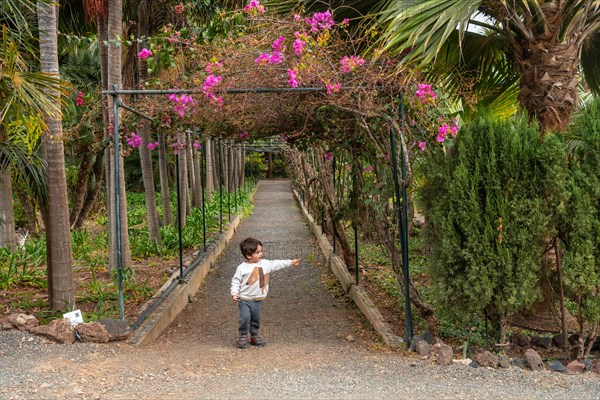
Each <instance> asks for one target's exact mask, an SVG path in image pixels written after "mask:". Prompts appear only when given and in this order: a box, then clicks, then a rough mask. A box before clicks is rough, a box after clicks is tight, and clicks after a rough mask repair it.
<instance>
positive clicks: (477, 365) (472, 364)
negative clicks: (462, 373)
mask: <svg viewBox="0 0 600 400" xmlns="http://www.w3.org/2000/svg"><path fill="white" fill-rule="evenodd" d="M469 367H471V368H479V364H477V362H475V361H471V364H469Z"/></svg>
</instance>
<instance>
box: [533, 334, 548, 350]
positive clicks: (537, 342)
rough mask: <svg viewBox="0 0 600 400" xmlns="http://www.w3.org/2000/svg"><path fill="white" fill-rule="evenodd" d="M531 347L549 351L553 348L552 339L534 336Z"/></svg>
mask: <svg viewBox="0 0 600 400" xmlns="http://www.w3.org/2000/svg"><path fill="white" fill-rule="evenodd" d="M531 345H532V346H536V347H540V348H542V349H549V348H550V347H552V338H551V337H548V336H534V337H532V338H531Z"/></svg>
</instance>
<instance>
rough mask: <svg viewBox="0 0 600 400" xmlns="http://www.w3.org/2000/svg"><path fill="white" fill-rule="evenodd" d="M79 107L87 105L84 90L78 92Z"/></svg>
mask: <svg viewBox="0 0 600 400" xmlns="http://www.w3.org/2000/svg"><path fill="white" fill-rule="evenodd" d="M76 104H77V107H81V106H83V105H85V99H84V98H83V92H79V93H77V103H76Z"/></svg>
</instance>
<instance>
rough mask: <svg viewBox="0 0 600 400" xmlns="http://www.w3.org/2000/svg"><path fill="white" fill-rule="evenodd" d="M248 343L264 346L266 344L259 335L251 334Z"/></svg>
mask: <svg viewBox="0 0 600 400" xmlns="http://www.w3.org/2000/svg"><path fill="white" fill-rule="evenodd" d="M250 344H251V345H253V346H264V345H266V344H267V342H265V341H264V340H263V339H262V338H261V337H260V336H251V337H250Z"/></svg>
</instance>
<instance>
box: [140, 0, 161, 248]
mask: <svg viewBox="0 0 600 400" xmlns="http://www.w3.org/2000/svg"><path fill="white" fill-rule="evenodd" d="M149 24H150V15H149V4H148V1H147V0H144V1H141V2H140V4H139V6H138V37H139V38H146V37H148V35H149ZM145 46H146V40H145V39H142V40H141V41H139V42H138V52H140V51H142V49H143V48H144V47H145ZM137 61H138V64H137V66H138V76H139V82H140V83H141V84H142V85H140V86H141V87H143V82H145V81H146V80H148V63H147V62H146V60H143V59H138V60H137ZM150 128H151V124H150V122H149V121H142V122H140V124H139V128H138V131H139V132H140V136H141V138H142V145H141V146H140V148H139V151H140V163H141V169H142V180H143V182H144V193H145V197H146V214H147V218H148V239H149V240H150V242H151V243H155V244H158V245H162V238H161V237H160V221H159V218H158V209H157V207H156V196H155V188H154V172H153V170H152V155H151V154H150V149H149V148H148V144H149V143H150Z"/></svg>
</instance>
